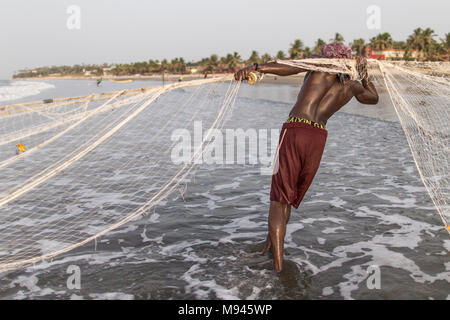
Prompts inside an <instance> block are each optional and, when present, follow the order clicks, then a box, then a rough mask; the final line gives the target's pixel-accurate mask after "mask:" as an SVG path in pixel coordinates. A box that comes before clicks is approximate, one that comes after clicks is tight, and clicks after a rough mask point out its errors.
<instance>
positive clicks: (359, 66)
mask: <svg viewBox="0 0 450 320" xmlns="http://www.w3.org/2000/svg"><path fill="white" fill-rule="evenodd" d="M356 70H357V71H358V74H359V77H360V78H361V80H367V79H368V78H369V74H368V72H367V59H366V58H365V57H363V56H358V57H356Z"/></svg>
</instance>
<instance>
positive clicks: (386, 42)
mask: <svg viewBox="0 0 450 320" xmlns="http://www.w3.org/2000/svg"><path fill="white" fill-rule="evenodd" d="M392 43H393V40H392V37H391V34H390V33H389V32H384V33H379V34H378V35H377V36H375V37H373V38H371V39H370V47H371V48H372V49H375V50H384V49H387V48H391V47H392Z"/></svg>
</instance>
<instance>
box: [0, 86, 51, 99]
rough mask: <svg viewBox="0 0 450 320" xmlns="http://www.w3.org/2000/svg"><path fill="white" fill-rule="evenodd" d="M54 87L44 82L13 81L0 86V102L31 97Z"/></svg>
mask: <svg viewBox="0 0 450 320" xmlns="http://www.w3.org/2000/svg"><path fill="white" fill-rule="evenodd" d="M54 87H55V86H54V85H52V84H50V83H46V82H35V81H13V82H11V83H9V85H5V86H0V101H9V100H17V99H21V98H25V97H28V96H33V95H36V94H39V93H41V92H42V91H44V90H48V89H53V88H54Z"/></svg>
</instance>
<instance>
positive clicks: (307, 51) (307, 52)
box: [303, 47, 312, 57]
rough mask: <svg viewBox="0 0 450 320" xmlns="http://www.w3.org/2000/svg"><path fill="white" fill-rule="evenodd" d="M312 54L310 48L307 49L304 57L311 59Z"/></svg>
mask: <svg viewBox="0 0 450 320" xmlns="http://www.w3.org/2000/svg"><path fill="white" fill-rule="evenodd" d="M311 54H312V51H311V49H310V48H309V47H305V51H304V52H303V56H304V57H309V56H310V55H311Z"/></svg>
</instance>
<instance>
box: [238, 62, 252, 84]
mask: <svg viewBox="0 0 450 320" xmlns="http://www.w3.org/2000/svg"><path fill="white" fill-rule="evenodd" d="M253 71H255V66H254V65H251V66H248V67H245V68H243V69H241V70H239V71H238V72H236V73H235V74H234V78H235V79H236V80H238V81H239V80H248V75H249V74H250V72H253Z"/></svg>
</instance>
